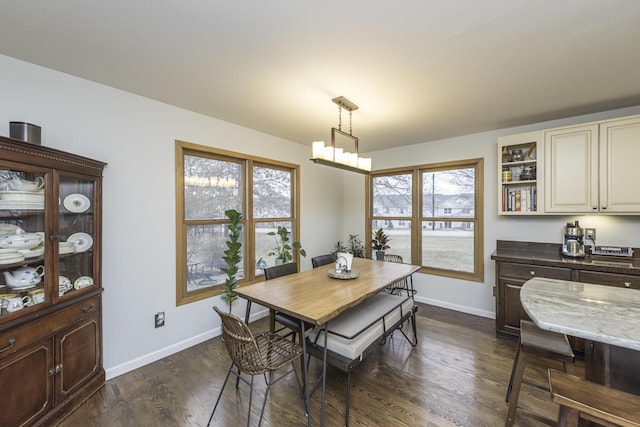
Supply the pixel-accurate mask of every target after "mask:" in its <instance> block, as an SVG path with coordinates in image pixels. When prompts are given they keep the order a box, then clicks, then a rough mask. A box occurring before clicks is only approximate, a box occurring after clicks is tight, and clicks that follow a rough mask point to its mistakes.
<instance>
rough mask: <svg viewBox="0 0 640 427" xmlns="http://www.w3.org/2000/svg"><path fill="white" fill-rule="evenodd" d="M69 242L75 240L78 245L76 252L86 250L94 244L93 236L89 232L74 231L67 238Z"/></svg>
mask: <svg viewBox="0 0 640 427" xmlns="http://www.w3.org/2000/svg"><path fill="white" fill-rule="evenodd" d="M67 242H73V243H75V245H76V252H84V251H87V250H89V249H91V246H93V238H92V237H91V236H90V235H88V234H87V233H73V234H72V235H71V236H69V238H68V239H67Z"/></svg>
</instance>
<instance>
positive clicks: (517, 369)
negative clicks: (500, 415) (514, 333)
mask: <svg viewBox="0 0 640 427" xmlns="http://www.w3.org/2000/svg"><path fill="white" fill-rule="evenodd" d="M529 354H534V355H537V356H542V357H545V358H548V359H554V360H558V361H560V362H562V365H563V368H564V371H565V372H567V373H570V374H573V372H574V367H573V359H574V355H573V350H572V349H571V345H570V344H569V340H568V339H567V336H566V335H564V334H558V333H555V332H550V331H545V330H543V329H540V328H538V327H537V326H536V325H535V324H533V322H530V321H528V320H521V321H520V340H519V342H518V347H517V348H516V355H515V357H514V359H513V368H512V369H511V379H510V380H509V386H508V387H507V396H506V398H505V400H506V401H507V403H509V410H508V412H507V420H506V422H505V426H506V427H510V426H512V425H513V421H514V420H515V417H516V410H517V409H518V397H519V395H520V388H521V387H522V383H525V384H528V385H532V386H534V387H537V388H540V389H543V390H548V388H547V387H546V386H542V385H541V384H536V383H532V382H530V381H528V380H524V379H523V376H524V368H525V365H526V363H527V357H528V355H529ZM520 409H521V410H523V411H524V412H527V413H529V414H530V415H531V416H532V417H533V418H535V419H537V420H539V421H542V422H545V423H550V420H548V419H547V418H544V417H542V416H540V415H538V414H535V413H532V412H531V411H527V410H526V409H524V408H520Z"/></svg>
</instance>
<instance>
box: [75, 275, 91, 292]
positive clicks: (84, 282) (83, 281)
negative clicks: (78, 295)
mask: <svg viewBox="0 0 640 427" xmlns="http://www.w3.org/2000/svg"><path fill="white" fill-rule="evenodd" d="M91 285H93V278H92V277H90V276H80V277H78V278H77V279H76V280H75V282H73V287H74V288H76V289H78V290H79V289H82V288H86V287H88V286H91Z"/></svg>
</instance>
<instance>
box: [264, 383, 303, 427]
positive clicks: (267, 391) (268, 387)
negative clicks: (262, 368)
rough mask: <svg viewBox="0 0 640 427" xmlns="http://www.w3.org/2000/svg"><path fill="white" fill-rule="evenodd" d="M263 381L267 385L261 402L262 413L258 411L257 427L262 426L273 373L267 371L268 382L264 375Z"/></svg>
mask: <svg viewBox="0 0 640 427" xmlns="http://www.w3.org/2000/svg"><path fill="white" fill-rule="evenodd" d="M294 372H295V371H294ZM264 381H265V382H266V383H267V389H266V390H265V392H264V400H263V401H262V411H260V420H259V421H258V427H260V425H261V424H262V417H263V416H264V408H265V407H266V406H267V397H269V389H271V384H273V371H269V379H268V380H267V375H266V374H265V376H264Z"/></svg>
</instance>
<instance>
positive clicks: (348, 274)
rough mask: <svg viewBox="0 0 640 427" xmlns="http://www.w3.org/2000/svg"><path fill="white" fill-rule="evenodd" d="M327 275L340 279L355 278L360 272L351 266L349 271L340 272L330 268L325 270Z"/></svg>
mask: <svg viewBox="0 0 640 427" xmlns="http://www.w3.org/2000/svg"><path fill="white" fill-rule="evenodd" d="M327 273H328V274H329V277H331V278H332V279H340V280H351V279H356V278H358V277H359V276H360V272H359V271H358V270H356V269H355V268H352V269H351V271H344V272H343V271H341V272H340V273H338V272H336V270H335V269H333V268H332V269H331V270H329V271H328V272H327Z"/></svg>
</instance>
